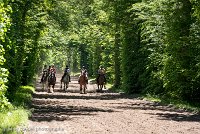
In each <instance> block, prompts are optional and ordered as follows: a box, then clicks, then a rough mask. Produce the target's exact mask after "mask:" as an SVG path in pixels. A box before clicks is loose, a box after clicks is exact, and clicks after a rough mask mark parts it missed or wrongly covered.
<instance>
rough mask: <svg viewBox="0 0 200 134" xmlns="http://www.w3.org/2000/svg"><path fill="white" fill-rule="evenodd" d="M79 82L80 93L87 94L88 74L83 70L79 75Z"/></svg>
mask: <svg viewBox="0 0 200 134" xmlns="http://www.w3.org/2000/svg"><path fill="white" fill-rule="evenodd" d="M79 84H80V93H81V94H83V93H84V94H86V91H85V90H86V89H87V76H86V72H82V73H81V75H80V77H79Z"/></svg>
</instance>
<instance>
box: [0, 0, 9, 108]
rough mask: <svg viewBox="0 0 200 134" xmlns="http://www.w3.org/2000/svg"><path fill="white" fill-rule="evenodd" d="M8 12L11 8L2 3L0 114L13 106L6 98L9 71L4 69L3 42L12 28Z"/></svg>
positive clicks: (0, 11) (0, 15)
mask: <svg viewBox="0 0 200 134" xmlns="http://www.w3.org/2000/svg"><path fill="white" fill-rule="evenodd" d="M8 11H10V7H9V6H8V7H6V6H4V4H2V3H0V29H1V30H0V112H2V111H4V110H6V109H8V108H9V107H10V106H11V105H10V103H9V102H8V100H7V98H6V97H5V92H6V90H7V86H6V83H7V81H8V80H7V77H8V70H7V69H6V68H5V67H4V63H5V61H6V60H5V58H4V54H5V50H4V48H3V46H2V42H4V41H5V36H6V32H7V29H8V28H9V26H10V19H9V16H8V14H7V12H8Z"/></svg>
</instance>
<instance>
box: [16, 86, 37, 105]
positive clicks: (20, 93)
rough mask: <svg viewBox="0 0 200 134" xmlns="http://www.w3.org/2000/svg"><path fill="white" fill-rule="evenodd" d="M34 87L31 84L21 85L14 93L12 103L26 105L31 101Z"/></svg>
mask: <svg viewBox="0 0 200 134" xmlns="http://www.w3.org/2000/svg"><path fill="white" fill-rule="evenodd" d="M34 91H35V89H34V88H33V87H31V86H21V87H20V88H19V89H18V90H17V92H16V93H15V95H14V103H13V104H14V105H16V106H23V107H27V106H29V105H30V103H31V99H32V94H33V92H34Z"/></svg>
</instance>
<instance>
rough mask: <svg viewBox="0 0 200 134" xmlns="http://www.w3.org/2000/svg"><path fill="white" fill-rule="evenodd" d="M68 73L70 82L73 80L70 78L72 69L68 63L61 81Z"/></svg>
mask: <svg viewBox="0 0 200 134" xmlns="http://www.w3.org/2000/svg"><path fill="white" fill-rule="evenodd" d="M67 74H69V82H71V78H70V69H69V66H67V65H66V68H65V70H64V75H63V76H62V79H61V81H62V80H63V78H64V77H65V76H66V75H67Z"/></svg>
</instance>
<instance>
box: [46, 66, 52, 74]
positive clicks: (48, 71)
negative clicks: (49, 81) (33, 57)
mask: <svg viewBox="0 0 200 134" xmlns="http://www.w3.org/2000/svg"><path fill="white" fill-rule="evenodd" d="M50 70H51V66H49V68H48V69H47V74H48V75H49V74H50Z"/></svg>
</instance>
